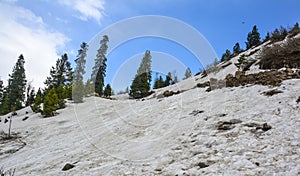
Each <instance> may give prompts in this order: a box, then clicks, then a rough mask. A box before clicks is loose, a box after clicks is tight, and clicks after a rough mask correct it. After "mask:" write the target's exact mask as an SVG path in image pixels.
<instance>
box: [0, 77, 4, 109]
mask: <svg viewBox="0 0 300 176" xmlns="http://www.w3.org/2000/svg"><path fill="white" fill-rule="evenodd" d="M3 96H4V86H3V81H2V80H1V78H0V104H1V103H2V102H3Z"/></svg>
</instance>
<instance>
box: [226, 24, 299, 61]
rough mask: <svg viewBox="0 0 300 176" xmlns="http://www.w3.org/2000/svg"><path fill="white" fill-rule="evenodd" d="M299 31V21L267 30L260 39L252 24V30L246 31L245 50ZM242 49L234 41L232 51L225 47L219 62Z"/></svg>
mask: <svg viewBox="0 0 300 176" xmlns="http://www.w3.org/2000/svg"><path fill="white" fill-rule="evenodd" d="M299 31H300V28H299V23H298V22H297V23H295V25H294V26H293V27H292V28H290V29H287V28H285V27H283V26H280V28H276V29H275V30H274V31H273V32H267V35H266V36H265V38H264V39H263V40H261V35H260V33H259V31H258V28H257V26H256V25H254V26H253V28H252V31H251V32H249V33H248V35H247V41H246V42H245V44H246V50H248V49H250V48H252V47H255V46H258V45H260V44H262V43H264V42H267V41H270V43H274V42H278V41H282V40H284V39H285V38H286V37H287V36H288V35H289V37H293V36H295V35H297V34H298V33H299ZM243 51H244V49H242V48H241V47H240V44H239V42H237V43H235V45H234V46H233V50H232V52H231V51H230V50H229V49H226V51H225V53H224V54H222V57H221V62H222V61H226V60H229V59H231V58H232V57H234V56H236V55H238V54H239V53H241V52H243Z"/></svg>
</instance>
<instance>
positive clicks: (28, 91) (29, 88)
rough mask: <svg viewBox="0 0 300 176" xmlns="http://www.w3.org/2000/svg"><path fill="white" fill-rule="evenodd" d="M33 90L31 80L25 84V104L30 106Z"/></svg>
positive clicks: (32, 99)
mask: <svg viewBox="0 0 300 176" xmlns="http://www.w3.org/2000/svg"><path fill="white" fill-rule="evenodd" d="M34 97H35V91H34V87H32V86H31V82H29V83H28V84H27V88H26V103H25V106H30V105H31V104H32V103H33V102H34Z"/></svg>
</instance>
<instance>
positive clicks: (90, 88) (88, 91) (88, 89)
mask: <svg viewBox="0 0 300 176" xmlns="http://www.w3.org/2000/svg"><path fill="white" fill-rule="evenodd" d="M94 86H95V85H94V84H93V83H92V81H91V80H90V79H88V80H86V82H85V85H84V92H85V93H84V95H85V96H91V95H92V94H93V93H94V90H95V87H94Z"/></svg>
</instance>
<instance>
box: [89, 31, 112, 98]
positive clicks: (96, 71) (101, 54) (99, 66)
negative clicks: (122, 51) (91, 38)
mask: <svg viewBox="0 0 300 176" xmlns="http://www.w3.org/2000/svg"><path fill="white" fill-rule="evenodd" d="M108 42H109V39H108V36H107V35H104V36H103V38H102V40H101V41H100V45H101V46H100V48H99V49H98V51H97V55H96V59H95V65H94V67H93V70H92V75H91V80H92V82H93V83H94V84H95V92H96V93H97V94H98V95H99V96H102V94H103V87H104V78H105V76H106V61H107V58H106V52H107V49H108V45H107V43H108Z"/></svg>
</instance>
